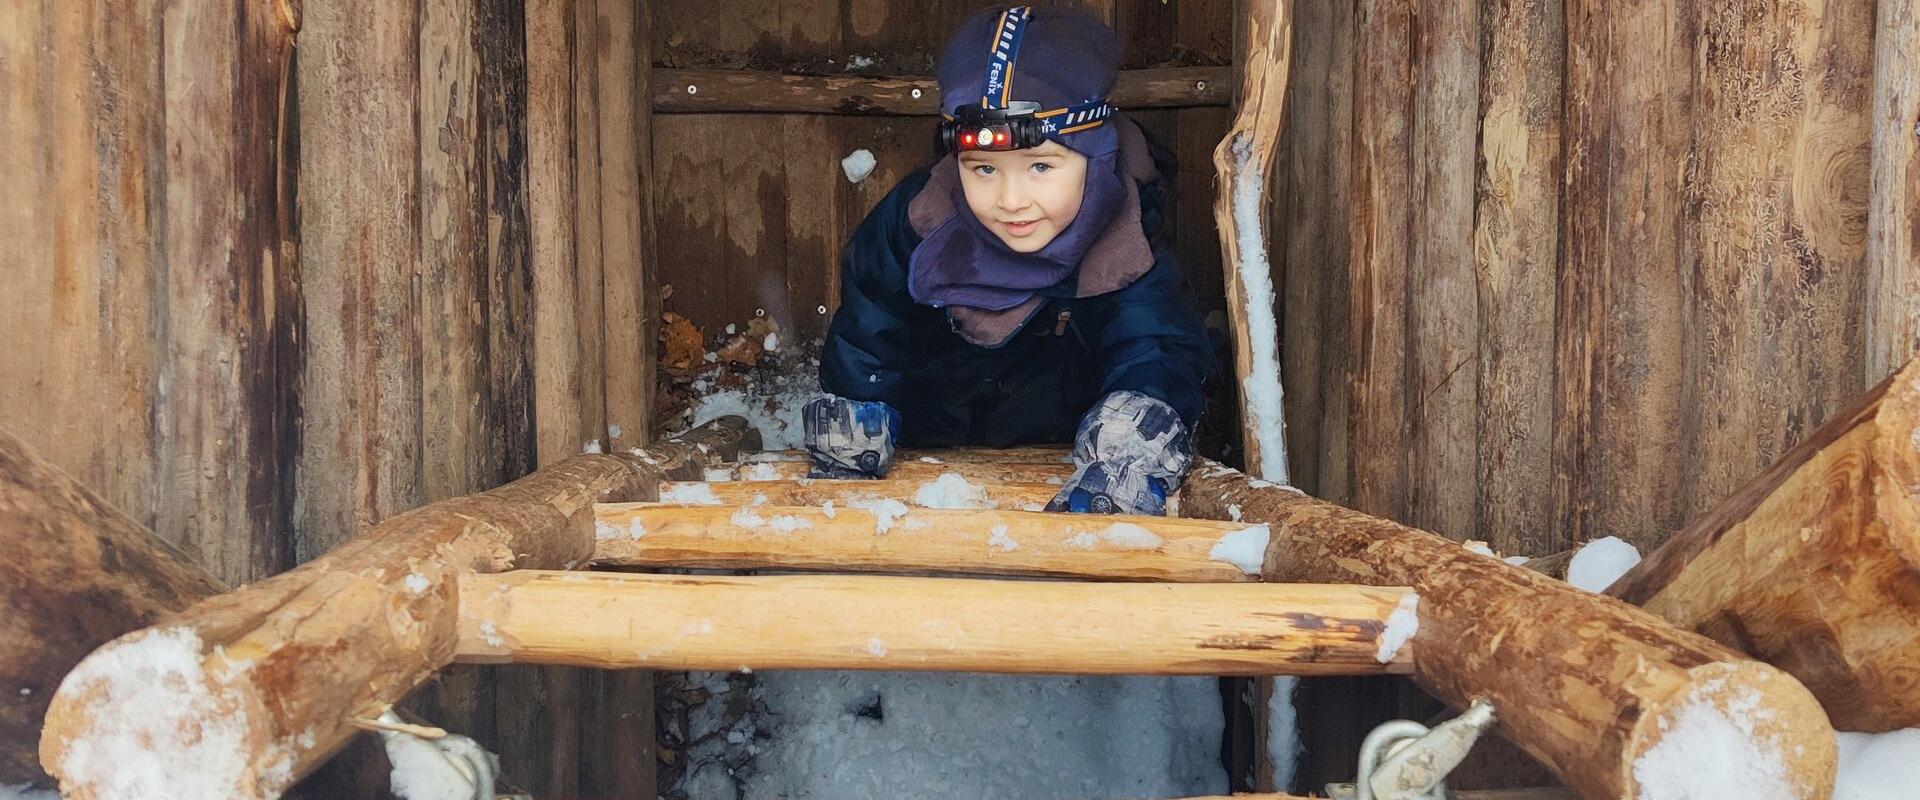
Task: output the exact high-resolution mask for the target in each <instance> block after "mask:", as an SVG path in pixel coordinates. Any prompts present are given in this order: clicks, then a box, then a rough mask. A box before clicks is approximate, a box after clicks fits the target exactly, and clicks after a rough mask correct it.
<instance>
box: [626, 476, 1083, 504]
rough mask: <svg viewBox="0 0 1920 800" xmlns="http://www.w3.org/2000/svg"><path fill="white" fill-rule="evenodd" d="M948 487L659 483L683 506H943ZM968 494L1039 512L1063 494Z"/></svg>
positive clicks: (978, 488)
mask: <svg viewBox="0 0 1920 800" xmlns="http://www.w3.org/2000/svg"><path fill="white" fill-rule="evenodd" d="M944 488H945V487H935V486H934V482H933V481H912V480H901V479H898V478H883V479H880V480H814V479H810V478H802V479H799V480H792V481H714V482H711V483H709V482H705V481H697V482H687V483H669V484H665V485H663V486H661V487H660V496H661V497H662V498H664V499H665V500H666V501H667V502H670V503H680V504H684V505H731V506H748V505H776V506H817V505H820V504H821V503H826V502H833V503H836V504H839V505H840V506H842V507H844V506H846V505H847V501H849V500H852V501H863V502H870V501H876V500H885V499H893V500H899V501H901V502H903V503H907V504H909V505H917V506H921V507H930V508H939V507H941V506H940V505H938V504H939V503H941V502H955V501H956V499H957V498H947V497H946V495H947V494H950V492H945V491H943V489H944ZM956 488H957V489H959V490H960V491H961V492H963V493H964V494H966V495H968V496H967V497H966V498H965V499H964V500H958V502H965V503H970V504H975V505H979V506H981V507H983V508H1005V509H1009V510H1017V511H1039V510H1040V509H1041V507H1043V506H1045V505H1046V504H1047V501H1049V500H1052V499H1053V497H1054V495H1056V494H1059V493H1060V486H1059V484H1053V483H1041V482H1030V483H982V484H974V485H970V486H966V487H956ZM923 492H933V493H935V494H933V495H931V496H932V497H933V498H935V499H934V504H933V505H929V504H928V503H924V502H920V497H919V495H920V494H922V493H923Z"/></svg>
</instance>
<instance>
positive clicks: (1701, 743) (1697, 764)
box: [1633, 681, 1800, 800]
mask: <svg viewBox="0 0 1920 800" xmlns="http://www.w3.org/2000/svg"><path fill="white" fill-rule="evenodd" d="M1723 687H1724V684H1722V683H1721V682H1719V681H1709V682H1707V683H1704V684H1702V685H1700V686H1697V687H1695V688H1694V689H1693V694H1692V695H1691V696H1690V697H1688V698H1687V700H1686V701H1684V702H1685V704H1684V705H1682V706H1681V707H1680V711H1679V712H1678V713H1676V714H1675V715H1674V716H1673V717H1672V718H1670V719H1662V720H1660V728H1661V735H1660V741H1659V742H1658V743H1656V744H1655V745H1654V746H1653V748H1652V749H1650V750H1648V751H1647V752H1645V753H1642V754H1641V755H1640V757H1639V758H1637V759H1635V760H1634V762H1633V779H1634V781H1635V782H1636V783H1638V784H1639V790H1640V791H1639V793H1638V794H1637V796H1638V797H1639V798H1641V800H1754V798H1761V797H1772V798H1793V797H1799V796H1800V795H1799V794H1797V793H1796V792H1794V790H1793V784H1792V783H1791V782H1790V781H1788V780H1787V775H1786V767H1785V764H1784V762H1785V759H1784V754H1783V753H1781V752H1780V745H1779V743H1778V742H1774V741H1761V740H1760V736H1759V732H1758V731H1757V730H1756V728H1755V724H1754V723H1755V721H1756V720H1757V719H1760V718H1763V717H1764V716H1765V715H1770V714H1772V713H1773V712H1772V711H1770V710H1766V709H1763V708H1761V705H1760V696H1759V695H1758V694H1756V693H1754V692H1752V691H1750V690H1749V691H1746V692H1743V693H1740V694H1736V695H1734V696H1732V697H1729V698H1727V700H1726V701H1725V705H1724V706H1723V705H1721V704H1719V703H1715V702H1714V701H1712V700H1710V699H1708V698H1709V697H1711V696H1713V694H1716V693H1720V692H1721V690H1722V689H1723Z"/></svg>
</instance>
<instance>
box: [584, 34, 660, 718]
mask: <svg viewBox="0 0 1920 800" xmlns="http://www.w3.org/2000/svg"><path fill="white" fill-rule="evenodd" d="M597 7H598V13H599V15H600V20H601V24H602V28H601V31H600V35H599V40H598V43H599V46H598V47H597V48H596V49H595V50H594V55H595V59H596V68H597V70H598V73H599V90H600V91H599V108H598V114H597V115H596V118H597V120H598V122H599V125H600V134H599V139H600V154H599V169H600V239H601V248H600V249H601V259H602V264H603V268H602V269H603V274H602V280H603V281H604V286H605V309H604V315H605V318H606V358H605V364H606V404H607V406H606V409H607V410H606V414H607V435H608V440H607V447H608V452H621V451H623V450H625V449H626V448H628V447H634V446H637V445H642V444H645V443H646V442H647V427H648V426H647V423H648V419H649V417H650V416H651V415H652V410H653V400H652V398H653V369H654V363H653V349H654V344H653V337H654V333H653V325H652V320H653V318H654V317H653V315H649V314H647V313H646V308H645V307H646V305H647V303H648V302H649V300H648V298H649V295H651V294H653V286H652V281H653V254H652V251H651V249H650V248H649V244H650V243H651V242H652V240H653V235H652V234H653V232H652V215H651V213H649V212H650V209H651V206H650V205H649V204H648V203H647V202H646V200H647V198H648V197H649V189H650V186H649V183H648V181H647V180H646V178H647V174H648V173H649V172H651V169H649V167H650V164H651V161H652V150H651V141H650V138H649V133H650V130H651V126H650V125H649V121H650V120H649V117H650V115H651V111H650V109H649V104H648V103H647V101H646V98H648V97H650V96H651V92H650V91H649V83H648V80H647V77H648V75H650V74H651V73H652V71H653V70H652V68H651V67H652V64H651V59H649V58H648V56H647V48H648V47H649V46H650V45H651V43H652V39H651V29H650V27H649V26H648V25H647V24H646V18H647V16H648V13H649V12H648V9H649V8H650V4H638V3H633V2H629V1H626V0H598V2H597ZM649 696H651V694H649Z"/></svg>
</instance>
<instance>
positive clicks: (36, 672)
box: [0, 429, 226, 787]
mask: <svg viewBox="0 0 1920 800" xmlns="http://www.w3.org/2000/svg"><path fill="white" fill-rule="evenodd" d="M0 543H4V545H5V547H6V550H7V558H5V559H0V608H4V609H6V613H7V620H8V621H7V624H6V625H3V626H0V785H5V786H9V787H11V786H14V785H17V784H34V783H48V781H49V780H50V779H49V778H48V777H47V775H46V773H44V772H42V771H41V768H40V758H39V744H40V725H41V720H42V719H44V718H45V717H46V713H47V706H48V703H49V702H50V701H51V700H52V698H53V692H54V690H55V689H56V688H58V687H59V685H60V680H61V679H62V678H65V677H66V675H67V672H68V671H69V670H71V669H72V668H73V665H74V664H76V663H78V662H79V661H80V659H81V658H82V657H84V656H85V655H86V654H87V653H89V652H92V651H93V649H94V648H96V647H99V646H100V645H102V644H105V643H106V642H107V640H109V639H112V638H114V637H116V636H119V635H121V634H124V633H126V632H128V631H131V630H134V629H136V628H140V627H143V626H146V625H150V624H152V623H153V622H154V621H155V620H157V619H159V618H160V617H161V616H163V615H166V614H171V613H173V612H176V611H180V610H182V609H185V608H186V607H187V606H188V605H191V604H192V603H194V602H197V601H199V600H201V599H204V598H206V597H210V596H212V595H214V594H217V593H219V592H221V591H223V590H224V589H225V588H226V586H225V585H224V584H222V583H221V582H220V580H219V579H218V578H216V577H214V576H213V575H211V574H209V573H208V572H207V571H206V570H204V569H201V568H200V567H199V565H197V564H195V563H194V562H193V560H192V559H191V558H190V557H189V556H188V555H187V554H186V553H185V552H183V551H181V550H180V549H178V548H175V547H174V546H172V545H170V544H168V543H167V542H166V541H165V540H162V539H160V538H159V537H157V536H155V535H154V534H153V532H152V531H149V530H147V529H145V528H143V527H141V526H140V525H139V524H138V523H136V522H134V521H133V520H132V519H129V518H128V517H127V516H126V515H125V514H122V513H120V512H119V511H118V510H116V509H114V508H113V507H112V506H110V505H108V504H107V503H106V501H105V500H104V499H103V498H101V497H100V496H99V495H98V494H95V493H94V492H92V491H89V490H88V489H87V487H85V486H83V485H81V483H80V482H79V481H76V480H74V479H73V477H72V476H70V475H68V474H66V473H64V472H62V471H60V470H59V469H58V468H56V467H54V466H53V465H52V464H49V463H47V462H46V461H44V460H42V459H40V458H39V457H38V456H37V455H35V454H34V453H33V451H32V450H30V449H28V447H27V445H26V443H25V442H23V441H21V440H20V438H19V437H17V436H15V435H14V434H13V433H12V432H10V431H7V430H5V429H0ZM48 785H51V784H50V783H48Z"/></svg>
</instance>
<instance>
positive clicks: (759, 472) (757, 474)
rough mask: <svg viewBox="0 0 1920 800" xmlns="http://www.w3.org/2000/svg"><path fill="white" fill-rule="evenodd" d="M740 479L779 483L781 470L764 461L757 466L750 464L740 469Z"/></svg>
mask: <svg viewBox="0 0 1920 800" xmlns="http://www.w3.org/2000/svg"><path fill="white" fill-rule="evenodd" d="M740 479H741V480H743V481H777V480H780V468H779V467H775V466H774V465H773V464H771V463H767V462H764V461H763V462H760V463H757V464H748V465H746V466H744V467H741V468H740Z"/></svg>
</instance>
